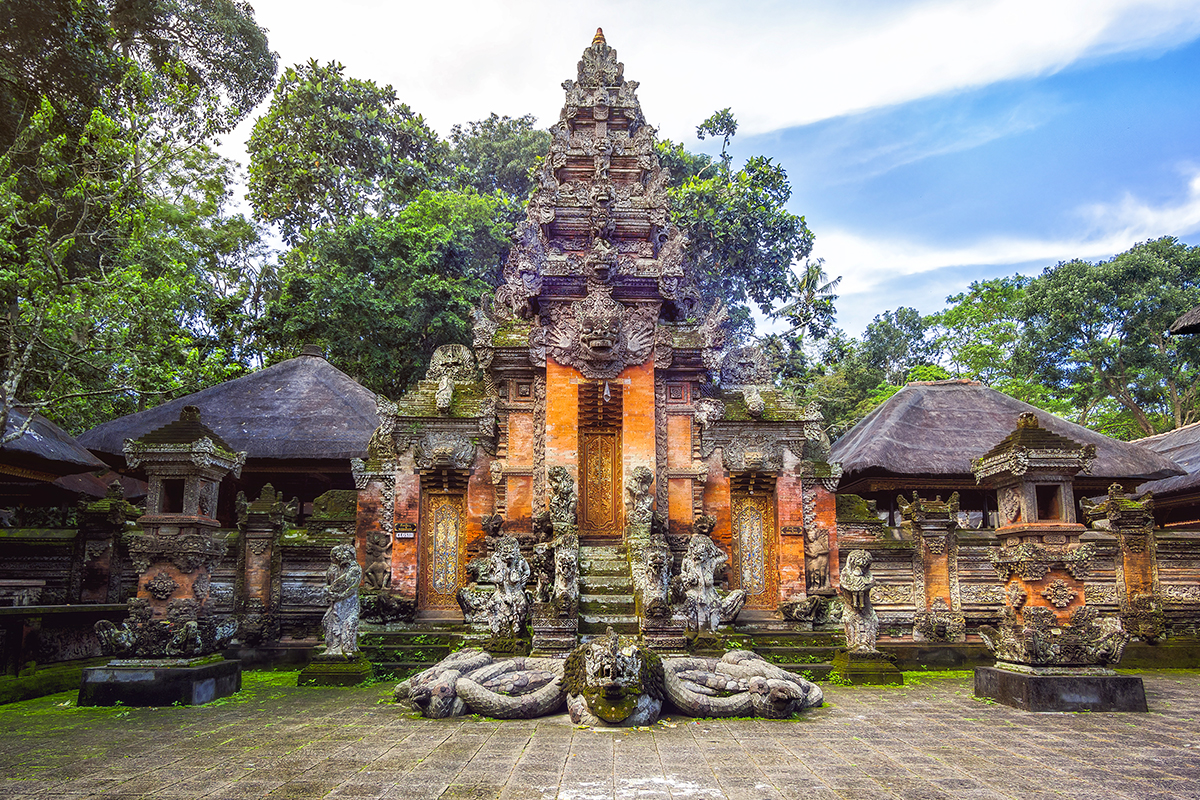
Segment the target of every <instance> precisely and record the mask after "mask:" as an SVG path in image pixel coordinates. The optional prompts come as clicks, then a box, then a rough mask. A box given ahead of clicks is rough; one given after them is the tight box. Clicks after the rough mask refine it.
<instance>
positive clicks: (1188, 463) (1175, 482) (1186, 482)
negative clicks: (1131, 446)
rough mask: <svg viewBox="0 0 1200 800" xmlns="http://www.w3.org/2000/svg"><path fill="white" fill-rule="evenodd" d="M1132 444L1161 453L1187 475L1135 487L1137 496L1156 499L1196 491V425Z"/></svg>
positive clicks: (1199, 449)
mask: <svg viewBox="0 0 1200 800" xmlns="http://www.w3.org/2000/svg"><path fill="white" fill-rule="evenodd" d="M1135 444H1140V445H1141V446H1142V447H1146V448H1149V449H1150V450H1153V451H1154V452H1156V453H1161V454H1162V455H1164V456H1166V457H1167V458H1169V459H1171V460H1172V461H1174V462H1175V463H1176V464H1178V465H1179V466H1181V467H1183V468H1184V469H1185V470H1187V473H1188V474H1186V475H1178V476H1176V477H1174V478H1163V479H1162V480H1157V481H1150V482H1149V483H1143V484H1142V485H1141V486H1139V487H1138V491H1139V492H1147V491H1149V492H1154V494H1155V496H1158V495H1167V494H1176V493H1179V492H1186V491H1193V492H1194V491H1198V490H1200V422H1194V423H1192V424H1191V425H1185V426H1183V427H1182V428H1176V429H1175V430H1173V431H1167V432H1166V433H1160V434H1158V435H1157V436H1147V437H1146V438H1145V439H1138V440H1137V441H1136V442H1135Z"/></svg>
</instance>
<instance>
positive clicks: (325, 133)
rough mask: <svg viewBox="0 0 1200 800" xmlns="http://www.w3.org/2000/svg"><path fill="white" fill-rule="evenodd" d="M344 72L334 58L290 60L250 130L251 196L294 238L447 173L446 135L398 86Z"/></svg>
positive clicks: (375, 211) (394, 202)
mask: <svg viewBox="0 0 1200 800" xmlns="http://www.w3.org/2000/svg"><path fill="white" fill-rule="evenodd" d="M344 73H345V68H344V67H343V66H342V65H341V64H338V63H336V62H334V63H330V64H325V65H321V64H318V63H317V62H316V61H309V62H308V63H307V64H298V65H296V66H293V67H288V69H287V70H285V71H284V73H283V77H282V78H280V80H279V83H278V85H277V86H276V87H275V93H274V96H273V97H272V99H271V105H270V108H269V109H268V110H267V113H265V114H263V116H262V117H260V118H259V120H258V122H257V123H255V125H254V131H253V132H252V133H251V135H250V141H249V145H248V147H249V151H250V175H249V181H248V191H247V194H246V199H247V200H248V201H249V202H250V205H251V206H252V207H253V208H254V211H255V214H257V216H258V218H259V219H260V220H262V221H264V222H273V223H275V224H277V225H278V226H279V229H280V231H281V232H282V235H283V238H284V240H285V241H286V242H287V243H288V244H290V245H293V246H295V245H297V244H299V243H300V242H302V241H303V240H304V238H305V237H306V236H308V235H309V234H310V233H311V232H313V231H315V230H317V229H319V228H322V227H328V226H337V225H344V224H349V223H353V222H354V221H355V220H357V219H358V218H360V217H362V216H365V215H379V216H386V215H388V214H391V213H393V212H394V211H396V210H397V209H399V208H401V207H403V206H404V204H405V203H407V202H408V201H410V200H411V199H412V198H413V197H415V196H416V195H417V194H418V193H420V192H421V191H423V190H425V189H428V188H441V184H442V183H444V181H445V180H446V176H445V171H446V166H445V165H446V161H447V155H448V153H447V148H446V145H445V143H443V142H442V141H441V140H440V139H439V138H438V136H437V134H436V133H434V131H433V130H432V129H430V128H429V126H427V125H426V124H425V121H424V119H422V118H421V116H420V115H419V114H417V113H416V112H414V111H413V110H412V109H411V108H409V107H408V106H407V105H405V104H404V103H401V102H400V101H399V100H397V98H396V92H395V90H394V89H393V88H392V87H391V86H382V87H381V86H378V85H376V84H375V83H374V82H372V81H364V80H359V79H356V78H349V77H346V75H345V74H344Z"/></svg>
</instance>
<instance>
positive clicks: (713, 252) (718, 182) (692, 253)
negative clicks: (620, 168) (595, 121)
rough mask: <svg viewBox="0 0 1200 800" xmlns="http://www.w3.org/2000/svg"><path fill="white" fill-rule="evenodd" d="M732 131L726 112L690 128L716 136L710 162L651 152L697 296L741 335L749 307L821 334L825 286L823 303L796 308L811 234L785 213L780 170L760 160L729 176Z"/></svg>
mask: <svg viewBox="0 0 1200 800" xmlns="http://www.w3.org/2000/svg"><path fill="white" fill-rule="evenodd" d="M736 132H737V121H736V120H735V119H734V117H733V115H732V114H731V113H730V111H729V109H724V110H722V111H718V112H717V113H716V114H714V115H713V116H712V117H710V118H709V119H708V120H706V121H705V122H703V123H701V125H700V126H699V127H698V128H697V135H698V136H700V137H701V138H704V137H705V136H715V137H721V138H722V149H721V157H720V160H719V161H717V162H714V161H713V160H712V159H707V160H706V158H707V157H696V156H692V155H690V154H688V153H686V151H684V150H683V148H682V147H681V146H679V145H676V144H674V143H672V142H670V141H666V142H663V143H662V144H661V145H660V148H659V153H660V157H661V158H662V159H663V161H664V162H665V164H666V166H667V168H668V170H671V175H672V181H671V184H670V189H669V192H670V199H671V205H672V211H673V214H674V220H675V223H676V224H677V225H679V227H680V228H681V229H683V230H684V231H685V232H686V233H687V235H688V252H687V255H688V258H689V260H690V261H691V262H692V264H693V269H694V270H695V275H696V278H697V282H698V283H699V288H700V290H701V294H702V295H703V296H706V297H720V298H722V299H723V300H724V301H725V303H726V304H727V306H728V307H729V311H730V320H731V325H732V326H733V327H734V329H735V330H736V331H740V332H741V333H748V332H749V331H750V330H751V329H752V327H753V326H752V322H751V317H750V307H751V304H754V305H755V306H756V307H757V308H758V310H759V311H760V312H761V313H762V314H764V315H766V316H774V315H775V314H776V313H777V312H778V311H779V309H780V308H781V307H788V308H790V309H791V311H792V314H794V315H795V316H796V319H797V320H804V321H805V323H806V325H807V324H811V325H812V332H814V333H815V332H818V331H819V330H821V329H822V328H824V329H825V330H828V328H829V325H830V323H831V321H832V311H833V305H832V303H833V297H832V296H831V295H832V284H830V283H829V282H828V281H825V284H826V288H825V291H824V293H823V294H824V295H825V296H827V297H828V303H827V304H822V305H819V306H816V307H810V308H809V309H808V310H806V311H802V310H801V305H803V301H804V299H805V295H806V292H807V291H809V289H810V288H811V285H812V280H811V278H812V277H813V276H812V275H811V274H810V271H809V269H810V268H809V266H808V265H807V264H806V259H807V258H808V255H809V253H811V252H812V246H813V235H812V233H811V232H810V231H809V229H808V226H807V224H805V221H804V218H803V217H801V216H797V215H795V214H793V213H791V212H790V211H788V210H787V202H788V200H789V199H790V198H791V195H792V188H791V184H790V183H789V182H788V177H787V172H786V171H784V169H783V168H782V167H780V166H779V165H778V164H775V163H773V162H772V161H771V159H769V158H766V157H763V156H754V157H752V158H750V159H749V160H747V161H746V163H745V165H744V166H743V167H742V168H741V169H740V170H737V171H736V172H735V171H733V169H732V166H731V158H730V156H729V155H728V144H729V140H730V139H731V138H732V137H733V135H734V134H735V133H736ZM676 170H678V174H677V172H676ZM797 270H799V271H800V274H797ZM816 277H818V278H819V277H820V271H819V269H818V270H817V273H816ZM806 280H807V281H808V283H806ZM810 312H811V313H810Z"/></svg>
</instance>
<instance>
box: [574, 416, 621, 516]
mask: <svg viewBox="0 0 1200 800" xmlns="http://www.w3.org/2000/svg"><path fill="white" fill-rule="evenodd" d="M580 443H581V447H580V452H581V456H582V457H581V459H580V460H581V462H582V463H581V465H580V466H581V467H582V469H581V470H580V472H581V473H582V475H583V480H582V481H580V484H581V485H580V492H579V512H580V513H579V516H580V520H579V522H580V525H579V527H580V533H581V534H583V535H585V536H588V535H590V536H620V535H621V531H620V527H619V526H620V517H619V516H618V506H617V502H618V500H619V498H620V492H619V491H618V486H619V483H620V476H619V474H618V471H617V457H618V455H619V454H620V449H619V448H618V446H617V436H616V434H615V433H587V432H581V433H580Z"/></svg>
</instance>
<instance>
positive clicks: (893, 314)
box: [862, 306, 940, 385]
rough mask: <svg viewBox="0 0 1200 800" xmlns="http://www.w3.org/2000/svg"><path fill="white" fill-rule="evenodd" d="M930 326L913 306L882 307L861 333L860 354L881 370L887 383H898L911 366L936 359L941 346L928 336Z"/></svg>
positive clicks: (902, 379)
mask: <svg viewBox="0 0 1200 800" xmlns="http://www.w3.org/2000/svg"><path fill="white" fill-rule="evenodd" d="M929 328H930V322H929V321H928V320H926V319H925V318H924V317H922V316H921V314H920V312H918V311H917V310H916V309H915V308H906V307H903V306H902V307H900V308H897V309H896V310H895V311H885V312H883V313H882V314H880V315H878V316H876V317H875V319H874V320H872V321H871V323H870V324H869V325H867V329H866V331H865V332H864V333H863V340H862V347H863V357H864V359H865V360H866V363H867V364H869V365H870V366H871V367H873V368H875V369H878V370H882V372H883V376H884V379H885V380H886V381H887V382H888V383H889V384H893V385H899V384H901V383H903V382H904V378H905V376H906V375H908V373H909V370H911V369H912V368H913V367H918V366H926V365H932V364H934V363H936V360H937V357H938V355H939V352H940V348H939V347H938V344H937V342H936V341H934V340H933V339H932V338H931V337H930V336H929Z"/></svg>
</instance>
